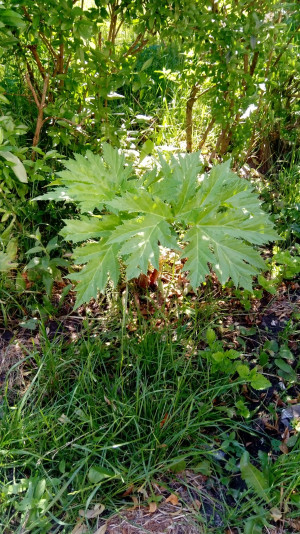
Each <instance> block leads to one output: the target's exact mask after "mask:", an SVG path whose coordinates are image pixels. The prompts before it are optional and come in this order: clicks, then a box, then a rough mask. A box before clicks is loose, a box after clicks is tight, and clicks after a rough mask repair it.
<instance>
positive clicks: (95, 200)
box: [36, 144, 132, 213]
mask: <svg viewBox="0 0 300 534" xmlns="http://www.w3.org/2000/svg"><path fill="white" fill-rule="evenodd" d="M103 153H104V158H106V159H104V158H101V157H100V156H98V155H96V154H93V153H92V152H90V151H88V152H87V153H86V156H85V157H84V156H82V155H80V154H75V159H69V160H68V161H66V162H65V167H66V169H67V170H63V171H61V172H59V173H57V174H58V176H59V178H60V183H61V184H62V185H63V187H61V186H60V187H58V188H57V189H56V190H54V191H52V192H49V193H46V194H45V195H42V196H40V197H37V198H36V200H46V199H48V200H73V201H75V202H78V204H79V205H80V209H81V211H82V213H87V212H92V211H93V210H94V209H95V208H98V209H100V210H101V209H102V208H103V206H104V204H105V203H106V202H107V201H109V200H112V199H113V198H114V197H115V195H116V194H118V193H123V192H125V191H126V190H127V188H128V189H130V186H132V184H131V183H130V182H128V179H129V177H130V176H131V174H132V168H131V165H127V166H126V167H125V158H124V155H123V154H121V153H120V152H119V151H118V150H117V149H114V148H112V147H110V145H107V144H104V145H103Z"/></svg>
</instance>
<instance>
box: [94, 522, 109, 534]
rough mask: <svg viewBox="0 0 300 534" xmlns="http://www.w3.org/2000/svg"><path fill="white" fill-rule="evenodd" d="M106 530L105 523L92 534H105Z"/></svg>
mask: <svg viewBox="0 0 300 534" xmlns="http://www.w3.org/2000/svg"><path fill="white" fill-rule="evenodd" d="M106 530H107V523H105V524H104V525H101V527H99V528H97V530H95V532H94V534H105V532H106Z"/></svg>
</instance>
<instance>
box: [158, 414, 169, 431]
mask: <svg viewBox="0 0 300 534" xmlns="http://www.w3.org/2000/svg"><path fill="white" fill-rule="evenodd" d="M168 417H169V414H168V413H166V414H165V416H164V418H163V419H162V421H161V422H160V423H159V426H160V428H162V427H163V426H164V424H165V422H166V421H167V419H168Z"/></svg>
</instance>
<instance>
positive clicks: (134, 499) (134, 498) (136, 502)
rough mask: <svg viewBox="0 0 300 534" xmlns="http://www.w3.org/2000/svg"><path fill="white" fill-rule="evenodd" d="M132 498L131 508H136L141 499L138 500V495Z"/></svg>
mask: <svg viewBox="0 0 300 534" xmlns="http://www.w3.org/2000/svg"><path fill="white" fill-rule="evenodd" d="M131 498H132V501H133V508H131V510H135V509H136V508H137V507H138V505H139V501H138V500H137V497H135V496H134V495H133V496H132V497H131Z"/></svg>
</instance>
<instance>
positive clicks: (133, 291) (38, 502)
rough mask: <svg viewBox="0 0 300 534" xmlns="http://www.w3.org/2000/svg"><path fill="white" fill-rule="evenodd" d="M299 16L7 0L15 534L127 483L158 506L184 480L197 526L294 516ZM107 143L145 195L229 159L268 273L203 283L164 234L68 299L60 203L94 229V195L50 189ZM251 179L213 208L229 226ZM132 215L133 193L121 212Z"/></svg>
mask: <svg viewBox="0 0 300 534" xmlns="http://www.w3.org/2000/svg"><path fill="white" fill-rule="evenodd" d="M299 29H300V12H299V6H298V4H297V3H296V2H295V3H294V2H284V3H283V2H280V3H278V2H277V1H275V0H260V1H251V2H250V1H247V2H244V1H241V0H232V1H231V0H228V1H226V2H225V1H223V0H219V1H218V0H204V1H202V0H201V1H197V0H196V1H195V0H193V1H190V0H185V1H177V0H174V1H171V2H169V3H164V2H161V1H159V0H157V1H156V0H141V1H132V2H130V1H128V0H112V1H102V0H95V1H92V0H80V1H79V0H78V1H76V0H59V1H57V0H39V1H36V2H35V1H26V0H23V1H17V0H3V1H2V2H0V54H1V58H0V76H1V82H0V306H1V313H2V320H1V351H2V355H1V359H0V362H1V368H0V387H1V396H0V424H1V432H0V444H1V446H0V471H1V477H0V509H1V513H0V530H1V532H3V533H4V534H10V533H12V532H14V533H15V532H17V533H19V534H21V533H22V534H24V533H27V532H34V533H37V534H38V533H40V534H42V533H50V532H51V533H71V532H73V533H74V534H75V533H76V532H77V534H80V533H84V532H91V533H94V532H98V533H99V534H100V532H101V533H102V534H103V533H104V532H106V531H107V532H113V530H110V528H111V527H110V519H109V518H110V517H111V516H113V517H116V514H118V513H121V511H122V510H125V513H126V510H127V509H128V508H130V507H132V503H133V506H134V507H137V503H138V504H141V506H142V508H141V509H142V510H143V509H145V510H147V511H148V512H149V510H150V512H151V511H152V512H153V514H155V513H157V512H156V510H157V509H159V507H160V506H161V505H162V504H163V503H164V502H165V500H166V497H167V496H168V495H170V494H171V495H174V494H175V495H176V498H175V501H174V498H173V503H174V506H175V508H176V506H177V504H178V503H179V501H181V502H182V503H184V506H185V511H186V515H187V516H188V517H189V518H190V519H191V520H193V521H194V522H195V523H196V525H197V528H198V529H199V532H216V533H217V532H220V533H224V532H227V533H229V532H230V533H242V532H244V533H245V534H247V533H257V534H259V533H261V532H265V533H267V532H274V533H275V532H291V533H294V532H297V531H299V530H300V526H299V515H300V513H299V512H300V494H299V487H300V479H299V468H298V466H299V461H300V448H299V446H300V438H299V431H300V429H299V411H300V410H299V398H300V391H299V360H298V356H299V349H298V345H297V343H298V342H299V313H300V311H299V305H298V304H297V303H298V301H299V283H298V281H297V280H298V279H297V276H298V275H299V272H300V243H299V239H300V209H299V206H300V180H299V169H300V161H299V144H300V129H299V124H300V123H299V113H300V108H299V95H300V77H299V72H300V69H299V66H300V65H299V57H300V56H299ZM104 143H106V145H103V144H104ZM107 144H108V145H110V146H112V147H115V148H117V149H120V151H122V153H123V154H125V156H126V158H127V162H130V163H131V164H132V165H133V168H134V170H135V178H136V182H135V183H134V186H133V185H132V183H131V193H132V194H134V189H133V187H136V194H137V192H138V194H139V195H141V194H142V193H141V192H140V189H141V187H140V185H138V186H135V184H136V183H140V182H139V177H141V176H144V177H145V176H146V178H145V181H144V182H143V186H142V188H143V191H144V190H145V188H147V192H148V194H152V193H153V189H151V187H152V188H153V187H154V186H153V183H154V182H155V180H154V181H152V182H151V176H153V175H151V174H150V178H149V175H147V172H148V171H149V169H151V168H153V166H154V162H157V161H158V160H159V158H160V162H162V161H163V160H165V161H166V162H167V163H166V166H167V165H168V164H170V165H171V166H172V165H173V166H174V165H175V163H174V162H175V161H178V160H176V159H173V160H172V159H170V155H176V154H177V155H178V154H183V153H186V152H187V153H193V154H192V155H191V158H192V157H194V158H195V159H193V160H192V159H189V160H186V161H193V162H196V158H198V160H197V161H198V163H197V165H198V164H199V162H201V172H203V171H206V172H209V171H210V170H211V169H212V168H215V165H217V164H219V163H221V162H226V161H227V160H228V159H229V158H231V167H233V168H234V170H235V172H236V173H237V174H238V175H239V176H240V178H243V179H245V180H247V188H250V186H252V187H253V188H254V190H255V191H256V193H257V194H258V195H259V199H260V202H261V204H262V206H263V208H264V210H265V211H268V212H269V213H270V217H271V222H272V223H273V224H274V225H275V228H276V231H277V233H278V236H277V235H276V233H275V232H273V231H272V232H273V233H272V234H270V235H269V244H268V245H266V244H265V243H266V241H268V239H267V237H266V239H264V240H263V238H261V239H259V236H260V235H261V234H266V233H267V232H266V229H265V227H264V229H263V230H262V226H261V227H260V229H259V228H258V229H257V230H256V233H254V231H253V235H252V238H253V239H250V238H248V239H247V243H249V242H250V243H253V244H254V246H255V248H256V249H258V245H263V244H264V248H262V247H260V249H259V252H260V253H261V255H262V257H263V258H264V260H265V262H266V268H265V271H264V272H263V273H261V272H258V269H257V271H256V270H255V265H256V264H255V261H256V262H257V261H258V260H257V259H256V260H253V262H254V263H253V265H254V271H253V270H252V271H251V273H250V274H251V275H253V274H257V276H256V277H255V278H254V283H253V287H252V288H251V286H249V287H248V286H247V287H246V289H245V288H244V287H243V286H242V287H240V286H239V285H238V284H237V287H234V285H233V282H235V283H236V281H238V278H236V279H234V277H232V279H233V280H232V279H228V280H227V278H228V276H226V277H225V279H223V278H224V276H225V275H224V276H223V278H222V276H221V277H220V280H221V281H218V280H217V279H216V276H215V275H214V274H213V273H212V272H210V271H208V274H207V276H206V277H205V279H204V277H203V279H204V282H203V284H201V285H200V287H199V288H198V289H197V288H196V287H198V285H199V281H201V280H200V278H199V277H198V279H197V283H195V284H193V286H195V287H194V288H192V287H191V285H190V283H189V278H188V273H187V274H186V271H189V270H191V269H192V268H191V263H190V264H187V266H186V271H184V262H185V260H184V259H182V258H180V257H179V255H177V254H176V252H167V251H166V250H162V251H161V252H162V253H161V257H160V261H159V264H157V265H155V264H154V265H153V266H152V268H151V269H150V270H149V273H147V274H145V273H144V274H143V275H140V276H139V273H136V279H134V280H133V281H131V282H128V281H127V280H126V276H125V267H124V265H123V264H121V267H120V269H121V277H120V279H116V280H115V282H116V283H115V286H114V287H113V286H112V284H111V283H110V282H109V283H108V286H107V287H106V290H105V291H104V295H101V296H100V295H99V296H98V298H96V299H94V300H91V301H89V298H87V294H84V297H85V298H82V299H81V300H80V299H79V300H80V301H78V300H77V304H80V306H79V307H78V309H76V311H74V304H75V296H74V295H75V293H74V285H73V284H72V282H71V280H73V279H75V280H77V279H78V278H80V276H82V274H81V272H79V274H78V267H74V265H73V261H72V257H71V253H72V246H71V242H73V241H75V239H73V237H74V236H73V237H72V233H70V232H69V234H68V233H67V232H66V231H65V230H64V231H62V227H63V221H67V225H68V224H69V225H70V224H71V223H74V222H75V223H76V221H77V223H78V225H77V226H76V228H77V229H79V228H81V229H82V228H84V231H85V232H86V233H85V234H84V238H83V239H84V240H86V239H88V240H90V238H93V237H95V235H94V234H93V235H91V234H89V233H88V232H87V230H86V228H87V227H86V226H83V222H82V221H86V219H87V215H88V217H91V216H92V212H93V210H94V206H92V208H90V207H89V209H88V210H86V211H84V210H83V219H82V206H81V205H80V202H79V203H78V202H75V203H74V202H56V203H55V202H54V201H52V200H51V194H50V195H48V199H47V198H46V196H45V197H44V198H43V199H42V200H36V199H37V197H41V196H43V195H44V194H45V192H46V191H48V188H49V186H57V185H61V183H62V181H61V176H59V175H58V174H57V173H58V172H61V171H62V169H63V168H64V166H65V162H66V161H67V160H69V159H71V160H72V161H73V160H74V157H75V155H77V156H76V157H77V161H78V162H79V161H87V160H83V159H82V160H80V158H79V157H78V155H82V156H85V155H86V152H87V150H90V151H91V152H92V153H93V154H95V155H99V156H102V154H103V146H107ZM104 150H105V149H104ZM107 150H108V149H107ZM198 150H200V151H201V157H200V156H196V155H195V154H194V153H195V152H197V151H198ZM112 153H113V152H112ZM199 157H200V159H199ZM162 158H163V159H162ZM95 161H98V162H99V161H100V157H99V159H95ZM182 161H183V160H182ZM170 162H171V163H170ZM172 162H173V163H172ZM69 165H70V162H69ZM86 165H87V163H86ZM161 165H162V163H161ZM182 165H183V164H182ZM193 165H194V163H193ZM195 165H196V164H195ZM166 166H165V167H164V166H162V169H163V170H162V171H161V172H162V173H164V172H165V173H166V172H167V171H166V168H167V167H166ZM175 166H176V165H175ZM221 168H222V169H223V168H225V167H221ZM74 169H75V171H76V167H74ZM122 169H123V167H122ZM196 170H197V169H196ZM75 171H74V172H75ZM65 172H66V171H65ZM71 172H72V171H71ZM84 172H86V169H85V168H84V171H83V173H82V175H83V176H84ZM172 172H173V171H172ZM199 172H200V168H199ZM145 173H146V174H145ZM170 173H171V171H170ZM170 173H169V175H168V174H165V175H164V177H165V178H166V177H167V178H168V176H169V178H170V176H173V175H171V174H170ZM198 174H199V173H198V171H197V172H196V171H195V177H194V178H195V180H196V179H197V177H198ZM62 175H63V173H62ZM64 176H66V174H65V175H64ZM122 176H123V175H122ZM184 176H185V175H184ZM159 177H161V175H159ZM81 179H82V181H83V182H84V180H83V178H82V177H81ZM147 180H148V181H147ZM70 181H71V182H72V177H71V179H70ZM79 181H80V180H79ZM179 181H180V180H179ZM74 183H75V178H74ZM76 183H77V182H76ZM103 183H104V182H103ZM240 183H244V182H242V181H241V182H240ZM64 185H66V184H65V183H64ZM102 185H103V184H102ZM169 185H170V180H169V182H168V187H169ZM199 187H200V186H199ZM245 187H246V186H245ZM52 189H53V188H52ZM54 189H55V187H54ZM194 192H195V191H192V192H191V191H190V197H192V196H193V194H194ZM235 192H236V191H235ZM117 194H119V192H118V191H117ZM161 194H162V193H161ZM172 194H173V193H172ZM118 198H120V197H118ZM126 198H127V199H128V197H126ZM139 198H140V196H139ZM161 198H162V199H163V200H162V202H163V205H164V206H166V205H167V204H168V203H170V206H171V208H172V209H174V210H175V207H176V206H177V208H176V209H178V202H177V204H176V202H175V200H174V199H175V196H174V199H171V197H170V198H169V197H168V196H166V197H163V196H162V197H161ZM197 198H198V197H197ZM216 198H217V195H216ZM239 198H241V197H239ZM251 198H252V197H250V194H249V196H247V197H246V200H245V196H244V197H243V199H242V200H240V204H239V205H237V204H234V202H237V201H236V200H235V201H231V202H233V206H232V204H228V205H226V203H225V201H224V202H223V204H222V205H221V209H220V205H219V204H218V205H217V204H215V205H214V202H213V201H212V202H211V203H212V207H211V204H210V205H209V207H210V208H211V209H212V212H211V213H213V216H214V217H216V216H217V215H218V216H220V214H221V215H222V213H224V227H225V221H226V213H227V211H228V210H229V208H230V209H231V208H232V207H233V208H234V210H237V209H239V210H240V211H241V212H242V211H243V210H247V209H250V208H249V205H250V204H251V202H254V201H251ZM253 198H254V195H253ZM49 199H50V200H49ZM77 200H79V201H80V200H81V199H80V198H77ZM173 200H174V202H173V203H172V201H173ZM177 200H178V199H177ZM116 202H118V200H116V201H115V205H113V204H111V205H109V206H108V207H107V205H105V207H104V211H102V212H101V214H102V215H103V214H104V215H107V212H108V211H109V212H111V215H112V216H116V213H117V212H118V209H120V205H119V208H118V206H117V204H116ZM128 202H129V201H128ZM215 202H216V200H215ZM220 202H221V201H220ZM175 204H176V206H175ZM251 205H252V204H251ZM174 206H175V207H174ZM171 208H170V209H171ZM214 209H215V211H213V210H214ZM253 209H254V208H253ZM257 209H258V208H257ZM234 210H233V211H234ZM141 212H144V209H142V207H141ZM131 213H132V209H131V208H130V207H128V204H127V205H126V207H125V201H124V209H123V211H122V214H121V218H122V221H123V222H124V221H127V222H128V220H129V221H131V217H132V215H131ZM138 213H139V215H140V211H139V212H138ZM257 213H258V212H257ZM99 216H100V211H99V212H97V211H96V212H94V219H93V220H95V217H96V218H97V217H98V218H99ZM80 217H81V218H80ZM167 218H168V217H167V216H166V219H167ZM70 219H72V220H73V221H70ZM91 220H92V219H91ZM185 223H186V225H188V226H189V225H190V221H189V220H188V221H182V220H180V221H179V222H178V221H177V220H176V221H175V222H174V223H173V227H174V229H175V231H176V233H177V236H178V240H179V241H178V242H179V243H180V241H181V243H182V242H183V241H184V239H183V236H184V231H185V229H186V228H184V224H185ZM86 224H88V223H86ZM261 224H262V223H261ZM234 228H240V226H239V225H237V224H236V226H235V227H234ZM268 228H271V226H270V227H269V226H268ZM80 231H81V232H83V230H80ZM235 231H237V230H235ZM270 232H271V230H270ZM100 235H101V234H100ZM253 236H254V237H253ZM63 237H64V240H63ZM236 237H240V236H236ZM243 238H244V236H243ZM279 238H280V239H279ZM158 240H159V241H161V238H159V239H158ZM79 241H80V240H79ZM270 241H271V243H270ZM161 244H162V243H161ZM166 246H167V244H166ZM245 246H246V245H245ZM247 246H248V245H247ZM243 250H244V252H245V251H246V249H243ZM247 252H249V247H248V248H247ZM253 254H254V253H253ZM255 254H257V252H255ZM257 256H258V254H257ZM257 256H255V258H257ZM209 258H210V259H208V260H207V261H210V262H211V261H212V259H211V256H210V257H209ZM252 258H254V256H252ZM77 259H78V258H77ZM248 261H249V260H248ZM78 263H80V262H78ZM196 263H197V262H196ZM250 263H251V262H250V261H249V263H248V264H247V265H249V264H250ZM244 265H245V264H244ZM153 267H159V269H156V270H153ZM158 271H159V272H158ZM82 272H85V271H84V269H83V271H82ZM191 272H192V271H191ZM105 274H106V273H105ZM248 274H249V273H248ZM111 278H113V277H112V276H111ZM129 278H132V277H129ZM104 285H105V284H104ZM97 287H98V289H99V286H97V285H96V288H95V291H94V293H93V292H92V293H91V294H89V293H88V295H89V297H91V296H96V294H95V292H96V293H97ZM103 289H104V288H103ZM86 301H89V302H87V303H86V304H83V303H85V302H86ZM293 410H294V411H293ZM297 410H298V412H297ZM190 473H193V474H195V476H196V475H197V476H201V477H202V478H201V481H202V482H201V484H202V485H201V487H200V489H199V487H198V488H195V487H194V486H193V485H192V483H191V479H190V478H189V477H190V476H191V475H190ZM176 484H177V485H176ZM179 487H180V488H182V487H185V493H184V496H185V497H183V496H182V495H181V494H180V491H179V490H178V488H179ZM159 488H160V489H159ZM161 488H163V489H161ZM176 492H177V493H176ZM176 499H177V501H176ZM102 505H103V506H102ZM104 507H105V509H104ZM93 510H94V511H93ZM176 510H178V508H176ZM92 511H93V512H92ZM135 520H136V518H134V521H135ZM134 521H133V522H134ZM174 521H175V520H174ZM120 528H121V527H120ZM140 528H141V530H140V531H142V528H144V527H140ZM101 529H102V530H101ZM143 531H144V530H143ZM146 531H147V530H146ZM150 531H151V530H150ZM114 532H119V531H118V530H116V529H115V530H114ZM120 532H121V530H120ZM129 532H131V530H129ZM132 532H134V530H132Z"/></svg>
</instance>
